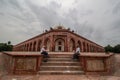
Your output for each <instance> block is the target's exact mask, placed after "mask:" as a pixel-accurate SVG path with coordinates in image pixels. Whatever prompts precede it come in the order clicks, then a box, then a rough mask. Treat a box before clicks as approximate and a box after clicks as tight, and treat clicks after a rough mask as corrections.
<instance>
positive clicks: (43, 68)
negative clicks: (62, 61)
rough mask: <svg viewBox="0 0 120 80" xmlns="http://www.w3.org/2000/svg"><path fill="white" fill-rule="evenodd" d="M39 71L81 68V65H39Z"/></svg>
mask: <svg viewBox="0 0 120 80" xmlns="http://www.w3.org/2000/svg"><path fill="white" fill-rule="evenodd" d="M40 70H41V71H47V70H49V71H64V70H72V71H73V70H82V67H81V66H41V67H40Z"/></svg>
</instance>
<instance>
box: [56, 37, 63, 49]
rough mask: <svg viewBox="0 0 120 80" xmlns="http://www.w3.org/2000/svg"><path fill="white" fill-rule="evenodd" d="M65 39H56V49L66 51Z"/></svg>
mask: <svg viewBox="0 0 120 80" xmlns="http://www.w3.org/2000/svg"><path fill="white" fill-rule="evenodd" d="M64 48H65V41H64V40H63V39H57V40H56V41H55V51H64V50H65V49H64Z"/></svg>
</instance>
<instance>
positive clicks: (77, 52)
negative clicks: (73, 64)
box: [73, 46, 80, 59]
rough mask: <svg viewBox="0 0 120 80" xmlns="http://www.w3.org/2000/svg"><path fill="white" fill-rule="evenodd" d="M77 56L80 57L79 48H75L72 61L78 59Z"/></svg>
mask: <svg viewBox="0 0 120 80" xmlns="http://www.w3.org/2000/svg"><path fill="white" fill-rule="evenodd" d="M79 55H80V47H79V46H77V48H76V50H75V53H74V54H73V59H79Z"/></svg>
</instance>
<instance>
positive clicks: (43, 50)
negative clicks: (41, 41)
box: [40, 46, 48, 62]
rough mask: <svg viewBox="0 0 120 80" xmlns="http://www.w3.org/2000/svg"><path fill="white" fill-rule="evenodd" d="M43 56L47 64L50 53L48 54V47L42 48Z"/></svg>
mask: <svg viewBox="0 0 120 80" xmlns="http://www.w3.org/2000/svg"><path fill="white" fill-rule="evenodd" d="M40 52H41V54H42V55H43V58H44V62H47V58H48V52H47V50H46V47H45V46H43V47H42V48H41V51H40Z"/></svg>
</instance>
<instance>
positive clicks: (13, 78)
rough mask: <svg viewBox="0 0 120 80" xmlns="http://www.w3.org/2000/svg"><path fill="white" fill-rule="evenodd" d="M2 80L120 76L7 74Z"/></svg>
mask: <svg viewBox="0 0 120 80" xmlns="http://www.w3.org/2000/svg"><path fill="white" fill-rule="evenodd" d="M1 80H120V77H117V76H99V75H96V76H95V75H94V76H92V75H26V76H25V75H24V76H15V75H14V76H12V75H7V76H5V77H3V78H2V79H1Z"/></svg>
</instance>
